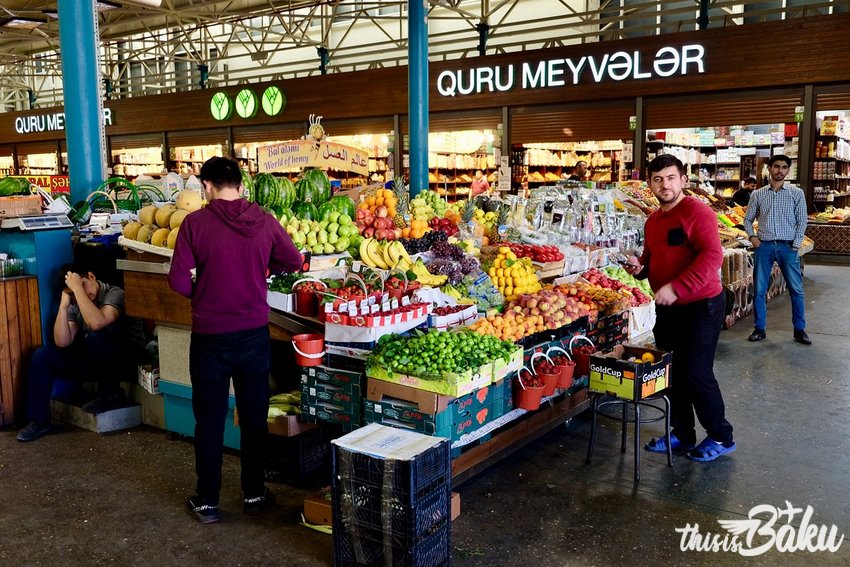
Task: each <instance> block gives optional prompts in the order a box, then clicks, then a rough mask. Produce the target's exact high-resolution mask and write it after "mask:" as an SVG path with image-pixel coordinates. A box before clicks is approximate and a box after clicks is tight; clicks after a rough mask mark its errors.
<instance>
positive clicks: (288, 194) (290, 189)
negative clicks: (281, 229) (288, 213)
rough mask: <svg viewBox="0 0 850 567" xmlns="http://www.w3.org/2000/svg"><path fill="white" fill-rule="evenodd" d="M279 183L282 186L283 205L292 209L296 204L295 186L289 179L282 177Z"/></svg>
mask: <svg viewBox="0 0 850 567" xmlns="http://www.w3.org/2000/svg"><path fill="white" fill-rule="evenodd" d="M277 182H278V185H279V186H280V196H281V204H282V205H283V206H284V207H286V208H290V207H291V206H292V205H294V204H295V184H294V183H292V180H291V179H290V178H288V177H281V178H280V179H278V180H277Z"/></svg>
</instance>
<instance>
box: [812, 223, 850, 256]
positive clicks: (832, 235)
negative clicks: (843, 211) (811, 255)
mask: <svg viewBox="0 0 850 567" xmlns="http://www.w3.org/2000/svg"><path fill="white" fill-rule="evenodd" d="M806 236H808V237H809V238H811V239H812V240H814V241H815V246H814V249H815V252H825V253H829V254H850V224H814V223H809V226H808V227H807V228H806Z"/></svg>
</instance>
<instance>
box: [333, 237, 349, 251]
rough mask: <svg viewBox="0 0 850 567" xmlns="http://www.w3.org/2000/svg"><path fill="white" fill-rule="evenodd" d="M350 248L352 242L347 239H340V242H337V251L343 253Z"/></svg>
mask: <svg viewBox="0 0 850 567" xmlns="http://www.w3.org/2000/svg"><path fill="white" fill-rule="evenodd" d="M349 246H351V241H350V240H349V239H348V238H346V237H344V236H343V237H340V239H339V240H337V241H336V251H337V252H342V251H343V250H346V249H347V248H348V247H349Z"/></svg>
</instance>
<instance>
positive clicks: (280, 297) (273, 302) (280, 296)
mask: <svg viewBox="0 0 850 567" xmlns="http://www.w3.org/2000/svg"><path fill="white" fill-rule="evenodd" d="M266 303H268V304H269V307H271V308H272V309H277V310H278V311H295V294H294V293H280V292H279V291H269V292H268V293H267V294H266Z"/></svg>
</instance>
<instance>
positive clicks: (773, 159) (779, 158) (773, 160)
mask: <svg viewBox="0 0 850 567" xmlns="http://www.w3.org/2000/svg"><path fill="white" fill-rule="evenodd" d="M778 161H784V162H785V163H787V164H788V167H791V158H789V157H788V156H786V155H785V154H776V155H775V156H773V157H771V158H770V161H768V162H767V165H768V166H773V164H774V163H776V162H778Z"/></svg>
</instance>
